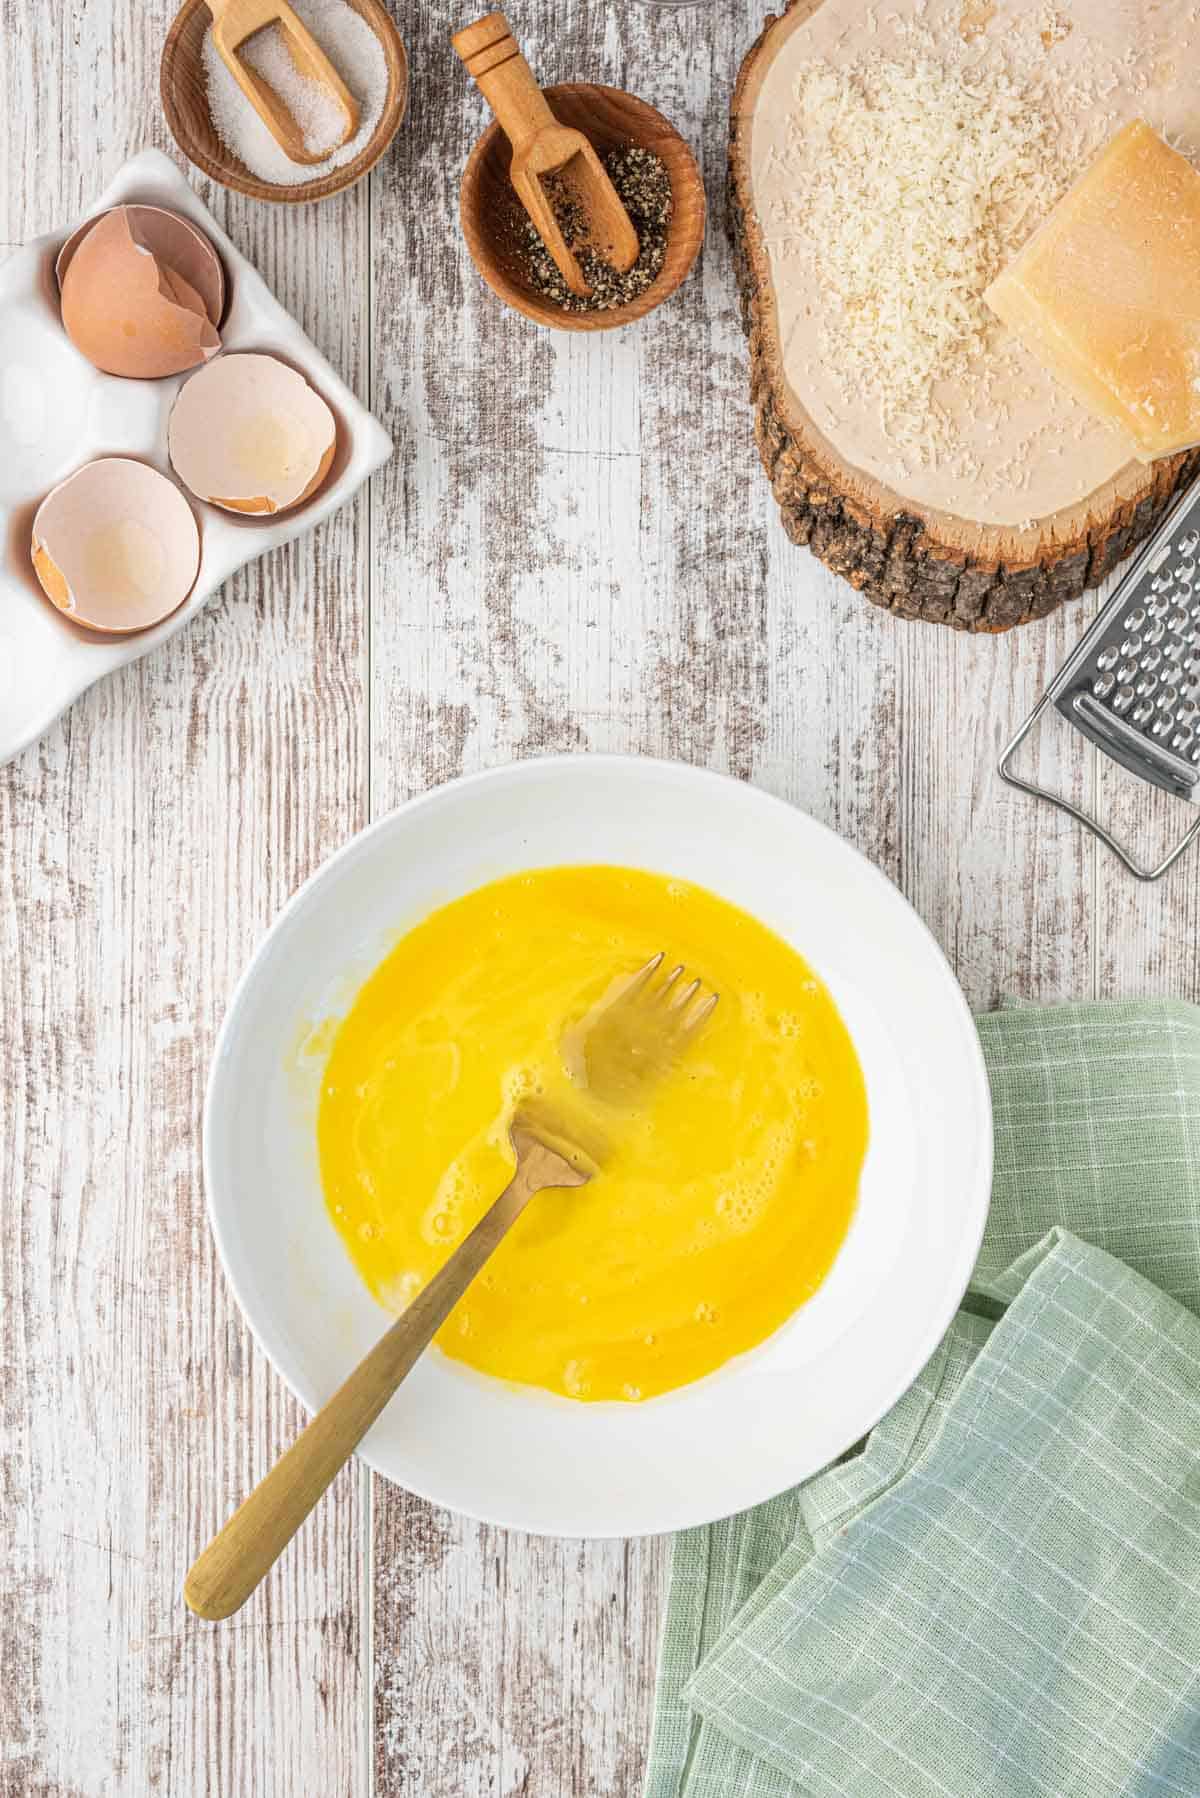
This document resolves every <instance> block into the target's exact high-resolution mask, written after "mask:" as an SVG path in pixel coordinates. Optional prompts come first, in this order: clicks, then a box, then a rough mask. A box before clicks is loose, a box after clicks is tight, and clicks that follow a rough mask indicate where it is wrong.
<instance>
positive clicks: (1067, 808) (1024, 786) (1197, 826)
mask: <svg viewBox="0 0 1200 1798" xmlns="http://www.w3.org/2000/svg"><path fill="white" fill-rule="evenodd" d="M1050 704H1051V696H1050V693H1049V692H1046V693H1043V695H1042V697H1041V698H1040V699H1039V700H1038V702H1037V704H1036V705H1035V706H1034V708H1033V710H1032V712H1030V714H1029V716H1028V718H1026V720H1025V722H1024V724H1023V725H1022V726H1021V728H1020V730H1019V731H1018V732H1017V734H1016V736H1015V737H1014V738H1013V739H1012V742H1011V743H1009V745H1008V747H1007V748H1006V749H1005V751H1004V753H1003V755H1002V756H1001V757H1000V778H1001V780H1004V781H1007V782H1008V785H1009V786H1010V787H1016V788H1018V789H1019V791H1020V792H1022V793H1028V794H1030V795H1031V796H1032V797H1033V798H1034V799H1043V800H1045V802H1046V804H1047V805H1052V806H1055V807H1056V808H1057V810H1058V811H1060V812H1065V813H1066V814H1067V816H1068V818H1074V820H1075V822H1076V823H1077V824H1082V825H1083V827H1084V829H1085V830H1089V831H1091V833H1092V835H1093V836H1094V837H1096V838H1098V839H1099V841H1100V842H1101V843H1103V844H1104V846H1105V848H1106V849H1111V850H1112V852H1113V854H1114V855H1115V856H1116V857H1117V858H1118V859H1119V860H1120V861H1121V862H1123V863H1124V865H1125V866H1126V867H1127V868H1128V869H1129V872H1130V873H1131V874H1132V875H1134V876H1135V878H1136V879H1138V880H1145V881H1153V880H1161V879H1162V877H1163V875H1164V874H1166V873H1167V872H1168V871H1169V870H1170V869H1171V868H1173V867H1174V866H1175V863H1176V862H1177V861H1178V860H1179V858H1180V856H1181V855H1183V854H1184V852H1185V851H1186V850H1187V849H1189V848H1190V847H1191V844H1192V843H1193V842H1194V841H1195V839H1196V837H1197V836H1198V835H1200V818H1197V819H1196V822H1195V823H1194V824H1193V825H1192V826H1191V828H1190V829H1189V830H1188V832H1187V834H1186V836H1184V837H1183V838H1182V839H1181V841H1180V842H1178V843H1176V845H1175V847H1174V848H1173V849H1172V850H1171V851H1170V852H1169V853H1168V854H1167V855H1166V856H1164V858H1163V860H1162V861H1161V862H1159V864H1158V866H1157V867H1155V868H1146V867H1143V865H1142V863H1141V862H1139V861H1135V860H1134V858H1133V856H1132V855H1131V854H1130V853H1129V851H1128V850H1127V849H1126V848H1125V847H1124V845H1123V844H1121V843H1119V842H1118V841H1117V839H1116V837H1114V836H1113V834H1112V832H1111V831H1108V830H1106V829H1105V828H1104V826H1103V824H1101V823H1100V821H1099V819H1097V818H1093V817H1092V816H1091V815H1090V813H1088V812H1085V811H1083V810H1082V809H1081V808H1080V807H1079V806H1077V805H1076V804H1075V803H1074V801H1073V800H1071V799H1067V798H1066V797H1065V795H1064V794H1062V793H1052V792H1051V791H1050V789H1049V787H1039V786H1038V785H1037V784H1036V783H1035V782H1033V781H1029V780H1026V779H1025V778H1024V777H1023V776H1022V775H1020V774H1017V773H1015V772H1014V770H1013V766H1012V764H1013V759H1014V757H1015V756H1016V753H1017V751H1018V749H1020V747H1021V745H1022V743H1023V742H1024V741H1025V739H1026V737H1027V736H1028V735H1029V733H1030V731H1031V730H1032V729H1033V727H1034V725H1035V724H1036V723H1037V721H1038V719H1039V718H1040V717H1041V715H1042V713H1043V712H1044V711H1045V710H1046V709H1047V707H1048V706H1049V705H1050Z"/></svg>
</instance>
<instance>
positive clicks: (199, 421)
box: [167, 353, 337, 514]
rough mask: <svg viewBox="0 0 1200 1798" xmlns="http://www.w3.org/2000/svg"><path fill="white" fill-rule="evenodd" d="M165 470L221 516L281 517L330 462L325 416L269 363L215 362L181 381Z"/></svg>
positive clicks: (328, 416) (244, 357)
mask: <svg viewBox="0 0 1200 1798" xmlns="http://www.w3.org/2000/svg"><path fill="white" fill-rule="evenodd" d="M167 446H168V449H169V451H170V456H171V466H172V467H173V468H174V470H175V472H176V474H177V475H178V476H179V478H180V480H181V481H182V482H183V484H184V486H185V487H187V488H188V489H189V490H190V491H191V492H192V493H194V494H195V495H196V496H197V498H199V499H204V500H207V501H208V503H209V504H210V505H212V506H221V507H223V508H224V510H225V511H227V512H244V513H253V514H263V513H268V514H269V513H274V512H286V511H287V510H288V509H289V508H290V507H292V506H298V505H300V504H301V503H302V502H303V501H304V500H306V499H308V498H310V497H311V495H312V494H314V493H315V492H316V491H317V489H318V487H319V486H320V485H321V483H322V481H323V480H324V479H325V477H326V475H327V474H328V473H329V469H330V465H331V464H332V462H333V455H334V450H335V449H336V447H337V424H336V421H335V419H334V416H333V413H332V412H331V411H330V409H329V407H328V406H327V405H326V403H325V401H324V400H323V399H322V398H321V396H320V394H319V393H316V392H315V391H314V390H313V388H311V387H310V386H309V384H308V382H307V381H306V380H305V379H304V377H303V375H298V374H297V373H296V371H295V369H293V368H289V367H288V365H287V363H286V362H280V361H279V360H278V358H277V357H275V356H265V355H258V354H252V353H247V354H241V355H226V356H218V357H217V359H216V360H215V361H214V362H210V363H209V365H208V367H207V368H204V369H202V370H201V371H200V372H199V373H198V374H195V375H193V376H192V377H191V379H190V380H189V381H185V382H184V384H183V386H182V387H181V388H180V390H179V393H178V395H177V397H176V400H175V404H174V406H173V407H172V408H171V417H170V420H169V423H168V425H167Z"/></svg>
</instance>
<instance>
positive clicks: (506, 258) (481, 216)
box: [460, 81, 705, 331]
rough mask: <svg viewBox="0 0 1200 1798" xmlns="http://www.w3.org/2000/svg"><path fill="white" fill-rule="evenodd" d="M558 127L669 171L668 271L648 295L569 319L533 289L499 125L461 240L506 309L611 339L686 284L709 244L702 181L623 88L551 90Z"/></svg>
mask: <svg viewBox="0 0 1200 1798" xmlns="http://www.w3.org/2000/svg"><path fill="white" fill-rule="evenodd" d="M545 94H546V98H547V100H548V101H549V102H550V108H551V110H552V112H553V113H554V116H555V118H556V119H558V120H559V122H560V123H561V124H563V125H572V126H574V127H575V128H576V129H578V130H580V131H582V132H583V133H584V135H585V136H586V137H588V138H589V139H590V140H591V142H592V143H593V144H594V145H595V147H596V149H597V151H598V152H599V154H600V156H601V158H602V159H603V158H604V157H605V156H606V155H607V154H608V153H609V151H611V150H622V149H627V148H628V147H629V146H630V145H639V146H641V147H642V148H644V149H647V150H652V151H653V152H654V154H655V155H656V156H657V157H659V158H660V160H661V161H662V162H663V163H664V164H665V166H666V170H667V173H668V175H669V176H670V180H671V220H670V223H669V225H668V227H667V250H666V255H665V257H664V258H663V265H662V267H661V269H660V270H659V272H658V275H657V276H656V278H655V280H654V282H653V283H652V285H651V286H650V287H648V288H647V289H646V291H645V293H642V294H639V295H638V297H637V298H636V299H634V300H630V301H628V302H627V304H625V305H624V306H614V307H612V308H611V309H610V310H609V311H606V312H568V311H567V310H566V309H565V308H564V307H562V306H558V305H555V303H554V301H553V300H550V299H548V298H547V297H546V295H545V294H543V293H541V292H539V290H538V289H537V288H536V287H535V286H534V285H533V282H532V281H531V279H530V276H529V271H528V268H527V266H526V264H525V262H524V259H523V257H522V254H521V241H522V236H523V233H524V227H525V223H526V215H525V212H524V210H523V208H522V206H521V203H520V201H519V200H518V199H517V196H516V194H515V193H514V192H513V188H512V184H511V182H510V181H509V178H508V170H509V163H510V161H511V159H512V150H511V147H510V145H509V141H508V138H507V137H506V136H505V134H504V132H503V131H502V130H501V128H500V126H499V125H498V124H495V123H493V124H492V125H490V126H489V127H488V129H487V130H486V131H485V132H484V134H483V136H482V137H481V138H480V140H479V142H478V143H477V144H476V146H475V148H474V150H472V152H471V155H470V159H469V160H468V162H467V167H466V172H465V173H464V175H463V183H462V199H461V207H460V211H461V218H462V228H463V235H464V237H465V238H466V240H467V248H468V249H469V250H470V252H471V257H472V260H473V261H474V263H475V266H476V268H477V269H478V270H479V272H480V274H481V275H482V276H483V278H484V280H485V281H486V282H487V284H488V286H489V287H490V288H491V289H492V292H493V293H496V294H499V296H500V298H501V299H502V300H503V301H504V302H505V304H506V305H508V306H511V307H513V309H514V310H515V311H517V312H521V313H523V314H524V315H525V317H526V318H531V319H532V320H533V321H534V323H535V324H539V325H547V326H549V327H550V329H551V330H556V331H611V330H614V329H615V328H616V327H617V326H619V325H628V324H632V323H633V321H634V320H635V319H639V318H645V316H646V314H647V313H648V312H653V311H654V309H655V307H656V306H661V305H662V303H663V301H664V300H666V299H669V298H670V296H671V295H672V294H673V293H674V292H675V290H676V288H678V287H679V285H680V284H681V282H682V281H683V280H684V279H685V277H686V276H687V274H688V272H689V271H690V269H691V267H692V264H693V263H694V262H695V260H696V257H697V255H698V254H699V251H700V245H701V244H702V243H703V241H704V217H705V200H704V180H703V177H702V176H701V174H700V169H699V167H698V165H697V162H696V158H695V157H694V156H693V155H692V152H691V150H690V149H689V147H688V145H687V144H686V143H685V141H684V139H683V138H682V137H681V136H680V135H679V133H678V131H676V129H675V127H674V125H672V124H670V122H669V121H668V120H667V119H664V118H663V116H662V114H661V112H656V111H655V109H654V108H653V106H647V104H646V102H645V101H644V100H638V99H635V97H634V96H633V95H632V94H626V93H622V91H621V90H620V88H615V87H597V86H594V85H593V84H592V83H590V82H582V81H580V82H564V83H562V84H561V85H559V86H558V87H548V88H546V90H545Z"/></svg>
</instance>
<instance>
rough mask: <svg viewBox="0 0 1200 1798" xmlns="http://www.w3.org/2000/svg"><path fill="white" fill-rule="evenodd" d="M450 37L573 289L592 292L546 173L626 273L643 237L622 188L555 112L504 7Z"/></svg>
mask: <svg viewBox="0 0 1200 1798" xmlns="http://www.w3.org/2000/svg"><path fill="white" fill-rule="evenodd" d="M452 42H453V44H454V48H455V49H456V50H457V51H458V54H459V55H460V56H461V57H462V59H463V61H464V62H465V63H466V65H467V69H468V71H469V73H470V74H471V75H472V76H473V77H474V79H475V81H476V82H477V84H478V86H479V87H480V89H481V90H482V92H483V93H484V95H485V96H486V98H487V101H488V104H489V105H490V106H491V109H492V111H493V112H494V113H495V115H496V117H497V119H498V120H499V121H500V125H501V128H502V129H503V131H504V132H505V134H506V135H507V137H508V141H509V143H510V144H511V145H512V151H513V155H512V168H511V170H510V171H509V179H510V180H511V182H512V184H513V187H514V188H515V189H516V193H517V198H518V199H519V200H520V202H521V204H522V206H524V208H525V210H526V212H527V213H528V214H529V217H530V219H531V220H532V221H533V226H534V229H535V230H536V231H537V233H538V235H539V237H540V238H541V240H542V242H543V243H544V244H545V246H546V248H547V249H548V250H549V252H550V254H551V256H553V258H554V262H555V265H556V267H557V268H558V271H559V273H560V274H561V276H562V278H563V280H564V281H565V282H566V284H567V286H568V287H569V288H570V289H571V292H572V293H574V294H578V295H579V296H580V297H581V298H583V299H586V298H587V296H588V295H589V294H590V293H591V291H592V290H591V288H590V287H589V285H588V283H587V281H586V280H585V279H584V274H583V270H582V269H581V268H580V266H579V263H578V262H577V260H576V258H575V256H574V255H573V254H572V252H571V250H570V249H569V248H568V247H567V241H566V239H565V238H564V236H563V234H562V228H561V226H560V225H559V222H558V220H557V218H556V217H555V216H554V208H553V206H552V205H551V204H550V201H549V199H548V198H547V196H546V192H545V189H544V188H543V186H542V182H541V177H542V176H543V175H558V176H559V177H560V178H561V179H562V181H563V182H564V183H565V185H566V186H567V187H568V188H569V190H570V194H571V198H572V200H574V201H576V202H577V203H578V205H579V208H580V211H581V212H582V213H583V215H584V218H585V219H586V220H587V238H588V242H589V245H590V247H591V248H592V249H593V250H594V251H595V252H596V254H597V255H598V256H602V257H603V258H604V260H605V261H606V262H608V263H610V264H611V266H612V267H613V268H615V269H616V270H617V272H618V274H622V275H623V274H624V273H625V272H626V270H628V269H631V268H632V267H633V265H634V263H635V262H636V261H637V256H638V249H639V245H638V235H637V232H636V231H635V230H634V228H633V225H632V224H631V222H630V218H629V214H628V213H627V212H626V210H625V208H624V206H622V204H621V200H620V196H619V195H618V193H617V190H616V188H615V187H614V186H613V184H612V182H611V181H610V180H609V178H608V176H607V175H606V174H605V172H604V168H603V166H602V164H601V162H600V158H599V157H598V156H597V154H596V152H595V150H594V149H593V148H592V145H591V144H590V143H589V142H588V140H587V138H586V137H585V136H584V135H583V132H582V131H575V130H572V129H571V128H570V127H569V126H567V125H560V124H559V122H558V120H557V119H556V118H555V116H554V114H553V113H552V112H551V110H550V107H549V105H548V103H547V100H546V96H545V94H543V92H542V90H541V88H540V87H539V86H538V84H537V82H536V81H535V80H534V78H533V72H532V70H531V69H530V67H529V64H528V63H527V62H526V61H525V58H524V57H523V56H522V55H521V52H520V49H519V47H518V45H517V42H516V39H515V38H514V37H513V34H512V32H511V31H510V30H509V28H508V20H507V19H506V18H505V16H504V14H503V13H502V12H492V13H488V15H487V17H486V18H484V19H480V20H479V21H478V22H477V23H476V24H474V25H468V26H466V27H465V28H464V29H463V30H462V31H458V32H456V33H455V34H454V37H453V39H452Z"/></svg>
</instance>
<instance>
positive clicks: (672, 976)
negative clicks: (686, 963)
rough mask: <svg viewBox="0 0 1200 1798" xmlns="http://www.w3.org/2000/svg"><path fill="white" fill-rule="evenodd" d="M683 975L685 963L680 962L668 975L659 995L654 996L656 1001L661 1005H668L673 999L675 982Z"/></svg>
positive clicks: (659, 990) (658, 992)
mask: <svg viewBox="0 0 1200 1798" xmlns="http://www.w3.org/2000/svg"><path fill="white" fill-rule="evenodd" d="M682 973H683V963H682V962H679V963H678V964H677V965H676V966H675V967H673V968H672V969H671V972H670V973H669V974H668V975H667V978H666V979H665V980H664V981H663V983H662V985H661V986H660V987H659V989H658V991H657V993H655V995H654V997H655V1000H656V1002H657V1003H658V1004H659V1005H666V1003H667V1001H668V1000H669V999H670V997H671V989H672V987H673V986H674V985H675V982H676V981H677V980H678V979H679V976H680V975H681V974H682Z"/></svg>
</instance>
